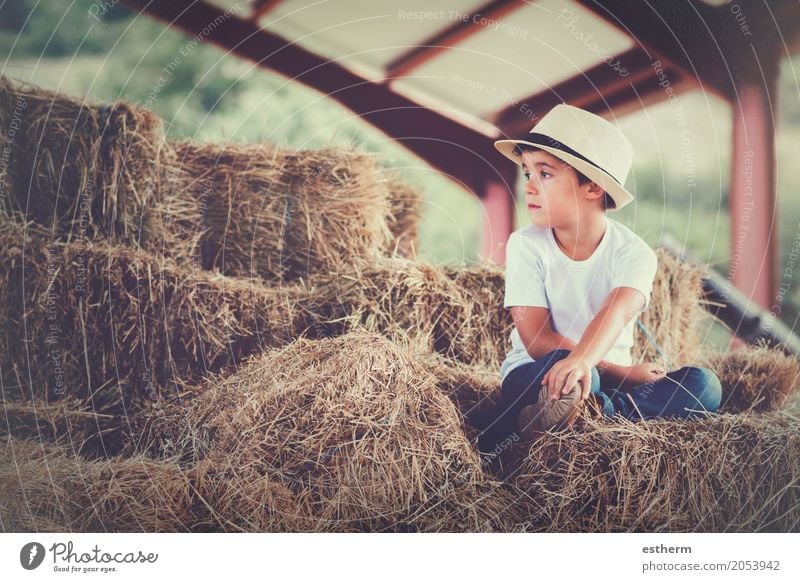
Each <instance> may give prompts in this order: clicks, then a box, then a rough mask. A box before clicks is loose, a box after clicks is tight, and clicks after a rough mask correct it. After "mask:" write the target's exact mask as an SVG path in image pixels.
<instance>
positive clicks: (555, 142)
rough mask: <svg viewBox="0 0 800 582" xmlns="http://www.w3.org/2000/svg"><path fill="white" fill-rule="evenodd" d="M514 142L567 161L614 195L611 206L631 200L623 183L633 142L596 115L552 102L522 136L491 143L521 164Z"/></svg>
mask: <svg viewBox="0 0 800 582" xmlns="http://www.w3.org/2000/svg"><path fill="white" fill-rule="evenodd" d="M516 144H528V145H532V146H536V147H537V148H540V149H542V150H544V151H546V152H547V153H550V154H553V155H554V156H556V157H557V158H560V159H561V160H563V161H565V162H567V163H568V164H569V165H570V166H572V167H573V168H575V169H576V170H577V171H579V172H581V173H582V174H584V175H585V176H586V177H587V178H589V179H590V180H591V181H592V182H594V183H595V184H597V185H598V186H600V187H601V188H603V190H605V191H606V192H607V193H608V194H609V195H610V196H611V198H613V199H614V203H615V204H616V206H615V208H613V210H619V209H620V208H622V207H623V206H625V205H626V204H627V203H628V202H630V201H631V200H633V195H632V194H631V193H630V192H628V191H627V190H626V189H625V188H624V186H623V184H625V180H626V179H627V177H628V172H629V171H630V169H631V164H632V163H633V146H631V142H629V141H628V138H627V137H625V134H623V133H622V132H621V131H620V130H619V129H618V128H617V127H616V126H615V125H613V124H611V123H609V122H608V121H606V120H605V119H603V118H602V117H600V116H599V115H595V114H594V113H589V112H588V111H585V110H584V109H579V108H578V107H573V106H572V105H567V104H565V103H562V104H560V105H556V106H555V107H553V108H552V109H551V110H550V111H548V112H547V115H545V116H544V117H543V118H542V119H541V120H540V121H539V123H537V124H536V125H534V126H533V129H531V131H530V133H528V135H527V136H526V137H525V138H524V139H501V140H498V141H496V142H494V147H496V148H497V149H498V150H499V151H500V152H501V153H502V154H503V155H504V156H506V157H507V158H508V159H510V160H511V161H513V162H514V163H516V164H518V165H521V164H522V160H521V158H520V156H517V155H514V146H515V145H516ZM609 210H612V209H609Z"/></svg>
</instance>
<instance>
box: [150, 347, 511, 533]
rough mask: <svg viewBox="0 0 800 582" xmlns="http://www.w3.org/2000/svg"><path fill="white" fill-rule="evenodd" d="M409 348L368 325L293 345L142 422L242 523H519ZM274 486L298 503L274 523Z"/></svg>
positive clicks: (323, 526) (374, 527)
mask: <svg viewBox="0 0 800 582" xmlns="http://www.w3.org/2000/svg"><path fill="white" fill-rule="evenodd" d="M415 353H416V352H415V349H412V348H411V347H410V346H409V345H403V344H400V343H395V342H391V341H390V340H388V339H386V338H385V337H383V336H382V335H380V334H375V333H370V332H366V331H353V332H351V333H349V334H346V335H344V336H342V337H339V338H333V339H323V340H316V341H315V340H305V339H301V340H298V341H296V342H293V343H292V344H290V345H289V346H287V347H285V348H282V349H276V350H271V351H269V352H267V353H265V354H264V355H263V356H260V357H256V358H253V359H252V360H251V361H250V363H249V364H248V365H247V366H246V367H245V368H243V369H242V370H241V371H240V372H239V373H237V374H235V375H231V376H227V377H218V378H214V379H212V380H210V381H209V382H208V383H207V384H206V385H205V386H204V387H203V389H202V390H200V391H199V394H198V395H197V396H196V398H195V399H193V400H192V401H191V402H190V403H189V404H188V405H184V406H182V407H177V408H176V407H174V406H168V407H167V409H166V411H165V413H164V415H163V416H161V417H156V416H154V417H153V418H152V419H151V422H150V425H149V426H148V427H146V429H145V434H146V435H148V438H147V440H146V447H147V449H148V450H150V451H151V452H152V451H155V452H157V453H159V454H161V455H162V456H166V457H167V458H173V457H174V456H175V455H179V458H181V460H182V461H183V462H184V463H187V464H190V465H191V464H194V463H198V462H205V464H206V465H205V466H206V467H208V468H209V473H210V476H209V477H208V478H209V479H210V480H211V482H212V483H213V484H212V485H211V486H209V487H208V488H205V489H204V490H207V491H208V492H209V495H207V496H206V497H205V499H206V500H207V501H208V503H209V505H210V506H211V507H212V508H214V512H215V513H217V514H220V515H224V516H225V517H226V519H227V520H228V521H231V520H233V525H234V526H238V527H242V528H244V529H255V530H259V531H263V530H269V529H272V528H273V527H274V526H276V525H278V526H279V527H286V525H287V524H291V525H292V527H298V528H301V529H302V530H307V531H400V530H413V531H420V530H422V531H436V530H438V529H450V528H456V529H458V526H457V525H456V523H455V522H454V521H453V520H457V521H459V522H461V523H464V524H465V527H466V528H467V529H470V530H478V531H480V530H485V529H486V528H487V527H488V528H494V529H504V528H509V527H513V523H512V522H515V516H514V515H513V507H514V506H513V503H512V498H511V497H509V495H508V492H503V491H502V488H501V487H500V484H499V483H495V482H493V481H492V480H491V479H489V478H488V477H487V476H486V475H485V473H484V472H483V469H482V464H481V460H480V459H479V456H478V454H477V452H476V451H475V450H474V448H473V447H472V446H471V445H470V443H469V442H468V441H467V439H466V438H465V436H464V428H463V425H462V421H461V418H460V415H459V414H458V412H457V410H456V409H455V407H454V406H453V404H452V403H451V402H450V401H449V400H448V398H447V397H446V396H445V395H444V394H442V393H441V392H440V391H439V390H438V389H437V386H436V378H435V377H434V376H432V375H431V374H430V373H429V372H428V371H427V369H426V368H425V367H424V366H422V365H420V364H419V363H417V362H416V359H415ZM287 490H288V492H290V493H287ZM276 491H283V496H284V497H287V498H288V497H289V496H291V497H293V498H294V505H293V508H294V509H293V511H294V512H296V513H293V514H292V515H287V516H285V517H284V520H283V522H281V521H280V520H279V521H278V522H277V523H276V521H275V520H276V516H275V515H274V513H272V512H268V513H266V514H265V513H264V509H265V508H264V506H263V505H262V504H261V503H260V500H261V499H262V495H267V496H268V497H269V498H270V499H273V497H272V496H273V495H274V494H275V492H276ZM258 492H261V493H258ZM490 492H494V493H490ZM442 504H443V505H444V508H446V509H447V511H444V510H443V509H444V508H443V507H438V508H437V506H438V505H442ZM509 512H512V513H511V514H509ZM264 520H266V521H264ZM442 520H446V521H444V522H443V521H442ZM465 520H466V521H465ZM487 520H488V522H489V523H487Z"/></svg>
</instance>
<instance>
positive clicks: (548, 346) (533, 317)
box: [511, 307, 628, 382]
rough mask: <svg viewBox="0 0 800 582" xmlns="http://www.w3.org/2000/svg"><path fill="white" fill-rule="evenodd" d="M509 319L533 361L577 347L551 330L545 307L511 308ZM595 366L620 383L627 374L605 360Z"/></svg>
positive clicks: (626, 371) (623, 367) (626, 368)
mask: <svg viewBox="0 0 800 582" xmlns="http://www.w3.org/2000/svg"><path fill="white" fill-rule="evenodd" d="M511 317H512V318H513V320H514V325H515V326H516V328H517V331H518V332H519V335H520V339H521V340H522V343H523V344H524V345H525V349H526V350H527V351H528V353H529V354H530V355H531V357H532V358H534V359H538V358H541V357H543V356H544V355H545V354H547V353H548V352H551V351H553V350H557V349H567V350H570V351H571V352H572V351H574V350H575V348H576V346H577V344H576V343H575V342H573V341H572V340H571V339H569V338H567V337H565V336H563V335H561V334H560V333H558V332H557V331H555V330H554V329H553V326H552V324H551V321H550V310H549V309H548V308H547V307H511ZM584 335H585V334H584ZM595 366H597V369H598V371H600V372H601V373H602V374H609V375H610V376H611V377H612V378H614V379H616V380H617V381H620V382H621V381H623V380H624V379H625V378H626V376H627V374H628V367H627V366H621V365H619V364H614V363H612V362H607V361H605V360H600V361H599V362H597V364H595Z"/></svg>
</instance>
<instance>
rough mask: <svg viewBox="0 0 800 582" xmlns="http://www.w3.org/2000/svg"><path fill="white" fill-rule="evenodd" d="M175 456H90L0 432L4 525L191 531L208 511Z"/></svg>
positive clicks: (47, 529)
mask: <svg viewBox="0 0 800 582" xmlns="http://www.w3.org/2000/svg"><path fill="white" fill-rule="evenodd" d="M191 477H192V475H191V473H190V472H187V471H184V470H183V469H181V468H180V467H179V466H178V465H177V464H176V463H173V462H169V461H153V460H152V459H147V458H144V457H131V458H128V459H113V460H103V461H86V460H83V459H81V458H80V457H77V456H75V455H74V454H73V452H72V451H71V449H69V448H68V447H63V446H55V445H52V444H48V443H44V442H41V441H38V440H25V439H15V438H0V488H2V491H3V495H2V496H1V497H0V516H2V518H0V524H1V525H2V529H3V531H6V532H9V531H15V532H25V531H27V532H32V531H35V532H64V533H67V532H69V533H72V532H185V531H191V530H192V529H199V530H202V529H204V524H206V523H207V522H208V521H209V519H208V513H207V511H205V506H204V505H203V504H202V500H201V499H200V498H199V497H198V496H197V494H196V493H195V491H194V489H193V486H192V479H191Z"/></svg>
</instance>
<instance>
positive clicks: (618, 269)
mask: <svg viewBox="0 0 800 582" xmlns="http://www.w3.org/2000/svg"><path fill="white" fill-rule="evenodd" d="M605 218H606V222H607V226H606V232H605V233H604V235H603V238H602V239H601V241H600V244H599V245H598V246H597V248H596V249H595V251H594V253H593V254H592V256H591V257H589V258H588V259H586V260H585V261H573V260H572V259H570V258H569V257H568V256H567V255H565V254H564V252H563V251H562V250H561V248H560V247H559V246H558V243H557V242H556V240H555V238H554V237H553V231H552V229H550V228H549V227H539V226H536V225H533V224H532V225H529V226H526V227H524V228H521V229H518V230H516V231H514V232H513V233H511V236H510V237H509V239H508V243H507V244H506V282H505V299H504V301H503V307H505V308H508V307H514V306H532V307H547V308H548V309H550V318H551V320H552V324H553V328H554V330H555V331H556V332H557V333H559V334H561V335H563V336H565V337H567V338H568V339H570V340H572V341H573V342H575V343H577V342H578V341H579V340H580V339H581V336H582V335H583V332H584V330H585V329H586V327H587V326H588V325H589V323H590V322H591V320H592V318H593V317H594V316H595V314H596V313H597V312H598V311H599V310H600V306H601V305H602V304H603V301H604V300H605V298H606V297H607V296H608V294H609V293H610V292H611V290H612V289H614V288H616V287H633V288H634V289H639V290H640V291H641V292H642V293H643V294H644V297H645V305H644V307H643V308H642V310H641V311H644V310H646V309H647V307H648V306H649V305H650V292H651V290H652V288H653V279H654V278H655V275H656V269H657V268H658V259H657V257H656V254H655V252H654V251H653V249H651V248H650V247H649V246H648V245H647V243H645V242H644V241H643V240H642V239H641V238H639V236H638V235H637V234H636V233H634V232H633V231H632V230H630V229H629V228H627V227H626V226H625V225H623V224H620V223H619V222H617V221H616V220H613V219H611V218H608V216H606V217H605ZM640 313H641V312H640ZM635 320H636V318H633V319H631V321H630V322H628V323H627V324H626V325H625V327H624V328H623V329H622V332H621V333H620V335H619V337H618V338H617V340H616V342H615V343H614V345H613V346H612V347H611V349H609V351H608V352H607V353H606V354H605V355H604V356H603V357H602V359H603V360H606V361H608V362H612V363H614V364H619V365H622V366H630V365H631V363H632V360H631V346H633V326H634V325H635ZM533 361H534V359H533V358H532V357H531V356H530V355H529V354H528V352H527V350H525V346H524V345H523V343H522V339H521V338H520V335H519V332H518V331H517V328H516V326H515V327H514V329H513V330H512V332H511V350H510V351H509V352H508V353H507V354H506V358H505V360H504V361H503V364H502V365H501V367H500V374H501V376H502V377H503V378H505V377H506V376H507V375H508V373H509V372H510V371H511V370H513V369H514V368H516V367H517V366H520V365H522V364H525V363H527V362H533Z"/></svg>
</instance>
